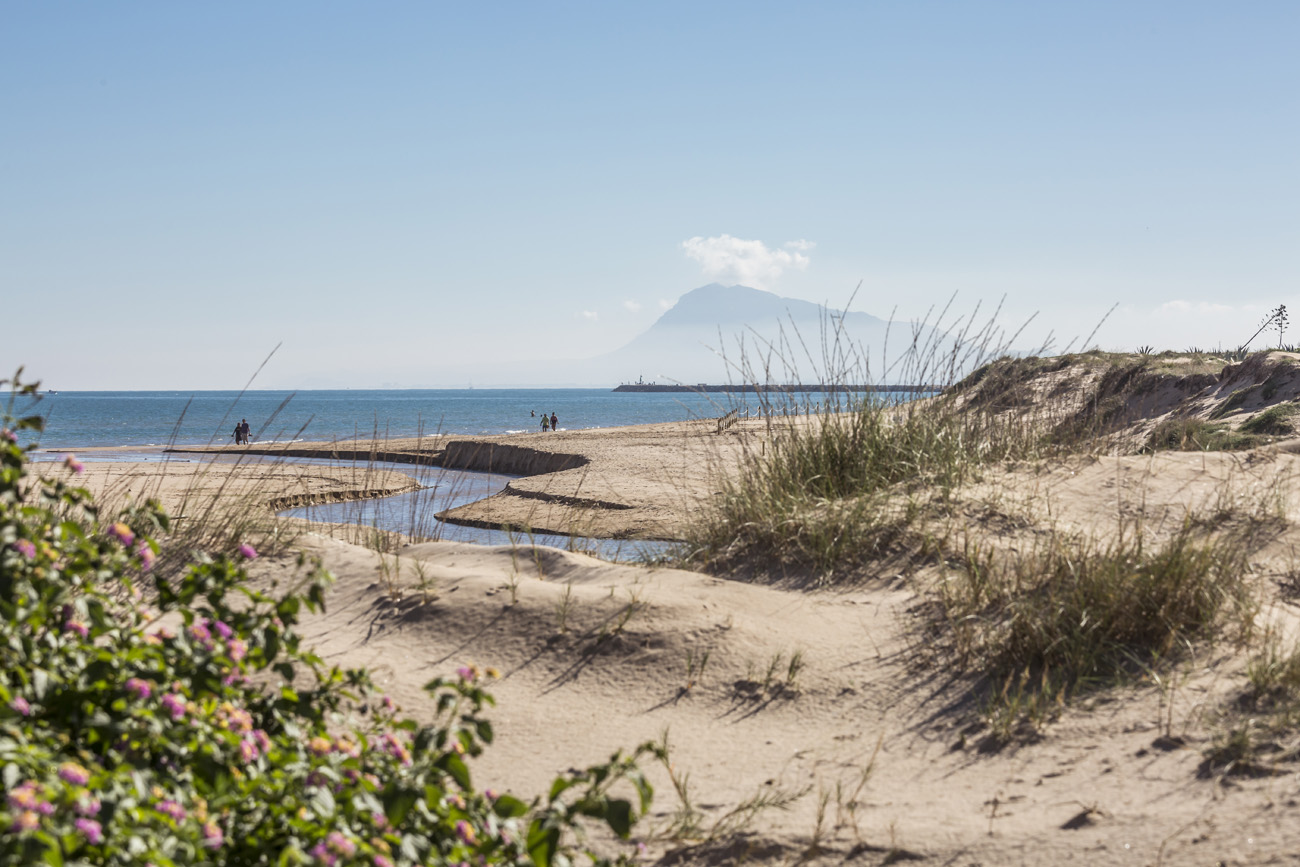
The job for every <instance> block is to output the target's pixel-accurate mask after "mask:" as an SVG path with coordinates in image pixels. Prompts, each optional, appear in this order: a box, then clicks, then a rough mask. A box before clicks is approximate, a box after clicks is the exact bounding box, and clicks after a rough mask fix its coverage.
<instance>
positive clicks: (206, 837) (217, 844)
mask: <svg viewBox="0 0 1300 867" xmlns="http://www.w3.org/2000/svg"><path fill="white" fill-rule="evenodd" d="M225 841H226V835H225V834H223V833H222V832H221V829H220V828H218V827H217V823H216V822H204V823H203V845H204V846H206V847H207V848H209V849H220V848H221V844H222V843H224V842H225Z"/></svg>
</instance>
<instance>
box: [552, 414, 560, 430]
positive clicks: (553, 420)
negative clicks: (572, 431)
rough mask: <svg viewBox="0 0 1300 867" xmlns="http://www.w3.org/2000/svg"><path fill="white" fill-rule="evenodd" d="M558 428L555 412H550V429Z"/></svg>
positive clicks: (558, 421)
mask: <svg viewBox="0 0 1300 867" xmlns="http://www.w3.org/2000/svg"><path fill="white" fill-rule="evenodd" d="M559 429H560V420H559V419H558V418H556V417H555V413H551V430H559Z"/></svg>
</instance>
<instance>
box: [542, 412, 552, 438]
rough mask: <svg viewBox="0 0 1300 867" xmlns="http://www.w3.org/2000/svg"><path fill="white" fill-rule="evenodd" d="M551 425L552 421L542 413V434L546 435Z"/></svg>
mask: <svg viewBox="0 0 1300 867" xmlns="http://www.w3.org/2000/svg"><path fill="white" fill-rule="evenodd" d="M550 424H551V420H550V419H549V418H547V417H546V413H542V433H546V431H547V430H548V429H549V426H550Z"/></svg>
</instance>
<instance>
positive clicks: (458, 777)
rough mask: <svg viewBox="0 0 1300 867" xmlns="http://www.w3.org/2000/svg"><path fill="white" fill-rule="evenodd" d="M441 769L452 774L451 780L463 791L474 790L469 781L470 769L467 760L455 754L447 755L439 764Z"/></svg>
mask: <svg viewBox="0 0 1300 867" xmlns="http://www.w3.org/2000/svg"><path fill="white" fill-rule="evenodd" d="M438 765H439V767H441V768H442V769H443V770H444V771H446V772H447V773H449V774H451V778H452V779H453V780H455V781H456V783H457V784H458V785H459V786H460V787H461V788H462V789H472V788H473V787H472V786H471V785H470V781H469V768H468V767H466V766H465V760H464V759H462V758H461V757H460V756H458V755H456V754H455V753H447V755H446V756H444V757H443V759H442V761H440V762H438Z"/></svg>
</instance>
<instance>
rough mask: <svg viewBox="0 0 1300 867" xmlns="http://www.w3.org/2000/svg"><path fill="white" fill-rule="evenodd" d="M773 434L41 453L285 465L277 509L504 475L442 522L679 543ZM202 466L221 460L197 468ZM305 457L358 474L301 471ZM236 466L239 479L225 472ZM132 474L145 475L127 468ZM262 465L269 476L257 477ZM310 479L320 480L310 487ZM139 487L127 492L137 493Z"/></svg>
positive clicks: (639, 432)
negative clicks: (723, 472)
mask: <svg viewBox="0 0 1300 867" xmlns="http://www.w3.org/2000/svg"><path fill="white" fill-rule="evenodd" d="M765 425H766V422H763V423H761V424H760V423H759V422H758V421H757V420H754V419H750V420H748V421H746V420H740V421H733V422H731V423H729V424H727V425H723V424H721V423H719V421H718V420H717V419H700V420H693V421H685V422H658V423H653V424H646V425H623V426H618V427H606V428H586V429H581V430H564V429H561V430H559V431H556V432H549V433H541V432H530V433H521V434H493V435H486V436H459V435H450V434H449V435H442V436H423V437H405V438H400V437H398V438H389V439H385V440H374V439H352V440H348V441H335V442H293V443H283V444H278V443H277V444H263V445H256V444H254V445H249V446H235V445H233V444H226V445H220V446H174V447H171V448H165V447H152V448H148V449H145V448H140V447H135V446H97V447H89V448H85V449H79V450H73V449H57V450H44V449H42V450H41V451H42V452H43V453H47V454H50V455H51V456H52V457H53V456H57V455H63V454H77V455H78V456H79V457H80V458H81V459H82V460H83V461H84V463H85V465H86V471H87V473H88V474H91V475H92V476H96V475H107V476H110V477H112V478H114V479H119V480H120V479H122V478H126V477H130V478H133V479H138V480H140V483H141V484H142V483H143V480H144V479H145V478H147V477H149V476H150V475H159V474H162V475H165V476H168V477H176V478H178V479H180V478H188V477H191V476H193V475H195V474H196V473H198V472H199V470H198V469H197V468H200V467H202V468H204V470H203V472H204V473H206V474H209V475H213V476H222V475H226V474H229V475H230V476H231V477H232V478H236V477H237V478H241V479H242V478H245V477H252V476H258V475H260V476H261V477H262V478H263V479H268V478H270V477H271V476H270V474H269V470H270V469H271V468H272V464H268V463H266V462H263V461H257V462H251V461H250V462H243V458H245V457H253V456H256V457H258V458H271V459H275V464H274V466H275V467H276V468H277V472H278V473H281V474H282V475H284V476H285V478H286V479H287V480H289V481H290V482H291V483H290V484H289V485H288V488H287V489H284V490H281V489H278V488H277V489H275V490H269V489H268V490H266V491H263V492H261V496H260V499H261V500H262V501H263V502H264V503H265V504H266V505H267V506H268V508H271V507H278V508H289V507H295V506H301V505H309V504H315V503H321V502H340V501H342V500H347V499H356V500H360V499H368V498H371V497H383V496H391V495H393V494H398V493H404V492H406V491H409V490H412V489H414V488H416V487H418V483H417V482H415V481H414V480H413V479H412V478H411V477H410V476H409V475H406V474H404V473H402V472H401V471H400V470H395V469H389V468H383V469H378V468H375V467H373V465H374V464H377V463H381V462H382V463H389V464H405V465H410V466H412V467H437V468H443V469H447V470H469V471H478V472H490V473H498V474H504V475H511V476H516V477H517V478H514V479H511V480H510V481H509V482H508V483H507V484H506V486H505V488H504V489H503V490H501V491H499V492H498V493H495V494H493V495H491V496H488V497H486V498H484V499H481V500H476V501H474V502H472V503H470V504H468V505H463V506H458V507H456V508H452V509H449V510H446V511H444V512H441V513H438V517H439V518H440V519H442V520H444V521H446V522H448V523H454V524H461V525H464V526H470V527H484V528H504V527H509V528H513V529H516V530H526V531H533V532H538V533H547V534H554V535H561V536H584V537H590V538H598V539H615V540H618V539H623V540H641V541H678V540H679V539H680V538H681V537H682V535H683V531H684V528H685V526H686V525H687V522H688V521H689V520H690V514H691V512H692V511H693V510H694V508H695V506H696V504H697V503H698V502H699V501H700V500H701V499H702V498H703V497H705V496H707V494H709V493H710V492H711V485H710V479H711V477H712V474H713V472H714V470H716V469H718V468H719V467H721V466H722V465H723V464H725V463H727V462H730V461H732V460H737V459H738V458H739V455H740V453H741V451H742V450H743V448H744V444H745V443H746V442H747V441H748V439H749V434H752V433H756V432H758V430H759V428H761V427H765ZM128 455H131V456H135V455H147V456H148V458H149V459H147V460H143V461H130V460H122V461H118V460H114V458H115V457H117V456H128ZM204 456H206V457H209V458H211V459H212V460H210V461H202V460H198V459H199V458H201V457H204ZM295 459H308V460H313V461H332V462H340V463H349V464H351V466H349V467H333V466H330V465H328V464H327V465H324V466H322V465H318V464H317V465H309V464H295V463H293V461H294V460H295ZM227 461H230V462H231V463H229V464H227ZM42 463H45V462H44V461H42ZM227 465H228V466H229V467H230V469H229V470H220V471H218V470H216V469H215V468H216V467H226V466H227ZM131 467H134V468H135V469H134V470H129V469H127V468H131ZM259 467H261V468H263V469H262V470H261V471H259V470H258V468H259ZM100 468H103V469H102V470H101V469H100ZM163 468H166V469H163ZM291 468H292V469H291ZM340 473H342V474H343V475H347V476H349V477H350V478H352V479H359V478H361V476H360V475H358V474H363V475H374V476H376V477H378V475H379V474H383V475H384V476H385V477H387V476H389V475H392V476H398V477H400V478H403V479H406V480H407V481H409V483H410V484H409V485H406V484H403V483H397V482H394V481H392V479H391V478H390V479H388V480H386V481H384V482H382V483H376V484H359V483H352V484H343V483H341V482H340V481H339V478H338V477H339V476H340ZM309 478H315V479H316V481H304V480H306V479H309ZM325 480H328V481H325ZM268 484H269V482H268ZM95 486H96V487H104V488H106V487H108V483H107V482H103V483H99V482H97V483H96V485H95ZM119 487H120V482H119ZM133 487H135V486H132V485H128V486H127V490H128V492H130V491H131V490H132V488H133ZM285 504H288V505H285Z"/></svg>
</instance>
